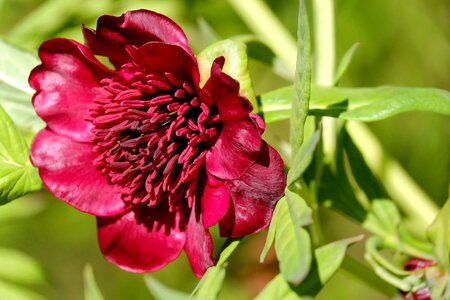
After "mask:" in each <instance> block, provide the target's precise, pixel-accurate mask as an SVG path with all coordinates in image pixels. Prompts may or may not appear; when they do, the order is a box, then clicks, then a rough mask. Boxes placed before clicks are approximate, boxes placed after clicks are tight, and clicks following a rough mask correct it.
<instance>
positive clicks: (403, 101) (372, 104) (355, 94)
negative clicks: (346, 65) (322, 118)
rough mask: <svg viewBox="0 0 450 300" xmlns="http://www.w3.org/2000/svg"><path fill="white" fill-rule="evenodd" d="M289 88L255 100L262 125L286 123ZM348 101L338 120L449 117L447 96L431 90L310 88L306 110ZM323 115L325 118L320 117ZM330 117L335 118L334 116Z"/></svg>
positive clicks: (288, 115)
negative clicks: (427, 115) (418, 114)
mask: <svg viewBox="0 0 450 300" xmlns="http://www.w3.org/2000/svg"><path fill="white" fill-rule="evenodd" d="M292 97H293V96H292V89H291V87H289V86H288V87H285V88H280V89H278V90H274V91H271V92H269V93H266V94H263V95H261V96H259V98H258V103H259V114H260V115H261V116H262V117H263V118H264V121H265V122H266V123H272V122H276V121H281V120H287V119H288V118H289V117H290V114H291V102H292V101H293V100H292ZM344 100H348V111H346V112H343V113H341V114H340V115H339V118H342V119H347V120H359V121H365V122H370V121H378V120H383V119H386V118H390V117H392V116H395V115H397V114H400V113H404V112H412V111H424V112H435V113H440V114H445V115H450V92H448V91H446V90H441V89H434V88H414V87H396V86H380V87H373V88H345V87H323V86H312V87H311V100H310V106H309V108H310V110H311V111H312V112H313V113H314V114H317V111H318V110H324V111H325V112H326V111H327V110H326V108H327V107H329V106H331V105H334V104H337V103H341V102H342V101H344ZM324 115H326V114H324ZM330 116H335V115H334V113H333V114H330Z"/></svg>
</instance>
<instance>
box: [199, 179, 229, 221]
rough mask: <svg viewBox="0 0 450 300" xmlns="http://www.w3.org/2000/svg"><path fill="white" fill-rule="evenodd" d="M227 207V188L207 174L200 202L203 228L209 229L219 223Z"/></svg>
mask: <svg viewBox="0 0 450 300" xmlns="http://www.w3.org/2000/svg"><path fill="white" fill-rule="evenodd" d="M229 205H230V197H229V195H228V190H227V187H226V186H225V185H224V184H223V183H222V182H221V181H219V180H217V179H216V178H214V176H212V175H211V174H209V173H208V174H207V180H206V184H205V187H204V189H203V194H202V200H201V207H202V209H201V211H202V222H203V226H204V227H205V228H209V227H211V226H213V225H214V224H216V223H217V222H219V220H220V219H222V217H223V216H224V215H225V213H226V212H227V210H228V207H229Z"/></svg>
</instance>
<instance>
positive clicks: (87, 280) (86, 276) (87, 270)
mask: <svg viewBox="0 0 450 300" xmlns="http://www.w3.org/2000/svg"><path fill="white" fill-rule="evenodd" d="M83 281H84V299H85V300H103V299H104V298H103V296H102V293H101V292H100V289H99V288H98V286H97V282H96V281H95V277H94V271H93V270H92V266H91V265H86V266H85V267H84V271H83Z"/></svg>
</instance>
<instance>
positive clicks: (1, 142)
mask: <svg viewBox="0 0 450 300" xmlns="http://www.w3.org/2000/svg"><path fill="white" fill-rule="evenodd" d="M28 156H29V150H28V145H27V143H26V141H25V139H24V137H23V136H22V135H21V133H20V132H19V131H18V130H17V128H16V127H15V125H14V124H13V122H12V121H11V119H10V118H9V117H8V115H7V114H6V113H5V111H4V110H3V109H2V108H1V107H0V204H5V203H7V202H9V201H11V200H14V199H16V198H19V197H21V196H23V195H25V194H27V193H29V192H32V191H37V190H40V188H41V180H40V178H39V175H38V172H37V169H35V168H34V167H33V166H32V165H31V162H30V160H29V157H28Z"/></svg>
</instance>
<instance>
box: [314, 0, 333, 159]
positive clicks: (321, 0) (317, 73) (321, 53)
mask: <svg viewBox="0 0 450 300" xmlns="http://www.w3.org/2000/svg"><path fill="white" fill-rule="evenodd" d="M312 3H313V13H314V43H315V47H314V53H315V56H316V60H315V68H314V73H313V75H314V81H315V82H316V84H318V85H323V86H332V85H333V84H334V69H335V30H334V0H313V1H312ZM336 132H337V120H336V119H334V118H330V117H324V118H322V137H323V152H324V158H325V160H327V161H329V162H333V161H334V152H335V150H336Z"/></svg>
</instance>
